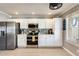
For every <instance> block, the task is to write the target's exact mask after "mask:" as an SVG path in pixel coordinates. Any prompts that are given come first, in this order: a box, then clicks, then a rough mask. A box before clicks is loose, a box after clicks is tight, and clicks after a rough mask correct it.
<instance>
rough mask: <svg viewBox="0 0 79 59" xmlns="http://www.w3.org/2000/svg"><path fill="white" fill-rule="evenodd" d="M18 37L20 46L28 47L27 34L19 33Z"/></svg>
mask: <svg viewBox="0 0 79 59" xmlns="http://www.w3.org/2000/svg"><path fill="white" fill-rule="evenodd" d="M17 37H18V39H17V45H18V48H21V47H26V45H27V39H26V38H27V37H26V34H19V35H17Z"/></svg>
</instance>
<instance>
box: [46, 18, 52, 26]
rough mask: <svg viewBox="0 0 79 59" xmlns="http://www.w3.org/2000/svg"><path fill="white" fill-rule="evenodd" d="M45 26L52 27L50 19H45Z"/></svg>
mask: <svg viewBox="0 0 79 59" xmlns="http://www.w3.org/2000/svg"><path fill="white" fill-rule="evenodd" d="M45 25H46V26H45V28H53V20H52V19H46V23H45Z"/></svg>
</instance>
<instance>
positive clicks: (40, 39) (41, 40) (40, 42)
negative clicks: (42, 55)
mask: <svg viewBox="0 0 79 59" xmlns="http://www.w3.org/2000/svg"><path fill="white" fill-rule="evenodd" d="M45 46H46V36H45V35H39V36H38V47H45Z"/></svg>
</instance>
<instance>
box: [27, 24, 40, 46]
mask: <svg viewBox="0 0 79 59" xmlns="http://www.w3.org/2000/svg"><path fill="white" fill-rule="evenodd" d="M38 33H39V31H38V24H28V34H27V45H28V46H27V47H38Z"/></svg>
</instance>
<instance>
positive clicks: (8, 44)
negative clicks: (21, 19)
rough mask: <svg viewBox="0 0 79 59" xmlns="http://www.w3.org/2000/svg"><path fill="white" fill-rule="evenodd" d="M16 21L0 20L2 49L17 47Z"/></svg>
mask: <svg viewBox="0 0 79 59" xmlns="http://www.w3.org/2000/svg"><path fill="white" fill-rule="evenodd" d="M16 30H17V28H16V23H15V22H0V49H15V48H16V33H17V32H16Z"/></svg>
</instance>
